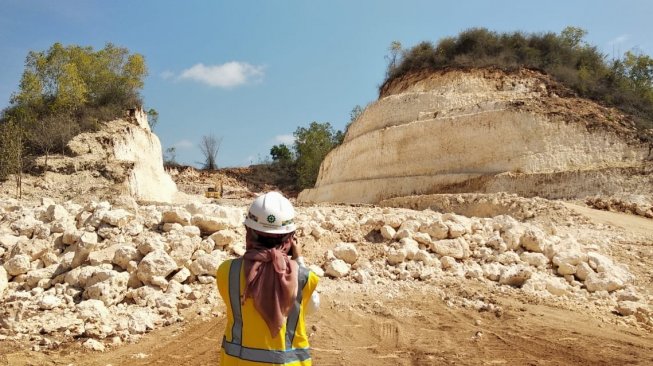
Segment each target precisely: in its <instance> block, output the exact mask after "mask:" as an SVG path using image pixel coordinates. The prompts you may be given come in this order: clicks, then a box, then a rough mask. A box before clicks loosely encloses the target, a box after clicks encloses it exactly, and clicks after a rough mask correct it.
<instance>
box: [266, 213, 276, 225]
mask: <svg viewBox="0 0 653 366" xmlns="http://www.w3.org/2000/svg"><path fill="white" fill-rule="evenodd" d="M275 220H276V218H275V217H274V215H269V216H268V222H269V223H270V224H271V223H273V222H274V221H275Z"/></svg>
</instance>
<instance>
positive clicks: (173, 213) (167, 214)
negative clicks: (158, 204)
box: [161, 207, 191, 226]
mask: <svg viewBox="0 0 653 366" xmlns="http://www.w3.org/2000/svg"><path fill="white" fill-rule="evenodd" d="M190 221H191V215H190V213H189V212H188V211H186V210H185V209H183V208H181V207H172V208H170V209H169V210H166V211H163V213H162V215H161V222H163V223H164V224H166V223H177V224H180V225H184V226H185V225H190Z"/></svg>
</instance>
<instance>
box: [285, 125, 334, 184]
mask: <svg viewBox="0 0 653 366" xmlns="http://www.w3.org/2000/svg"><path fill="white" fill-rule="evenodd" d="M294 136H295V145H294V149H295V155H296V157H297V160H296V163H297V180H298V182H297V183H298V185H299V187H300V188H310V187H313V186H314V185H315V181H316V180H317V176H318V173H319V170H320V164H321V163H322V160H324V157H325V156H326V155H327V153H329V151H331V150H332V149H333V148H334V147H335V146H337V145H338V144H339V140H341V139H342V132H341V131H334V129H333V127H332V126H331V124H330V123H329V122H324V123H318V122H311V124H310V126H309V127H308V128H304V127H298V128H297V130H295V132H294Z"/></svg>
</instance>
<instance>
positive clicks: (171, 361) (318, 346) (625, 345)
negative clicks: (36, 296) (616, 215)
mask: <svg viewBox="0 0 653 366" xmlns="http://www.w3.org/2000/svg"><path fill="white" fill-rule="evenodd" d="M324 282H325V283H324V284H323V285H325V287H327V291H326V292H325V293H323V303H322V307H321V309H320V311H319V312H318V313H317V314H315V315H312V316H310V317H309V319H308V323H309V324H312V326H313V327H314V328H313V330H314V331H313V333H314V334H313V335H312V336H311V343H312V346H313V351H312V354H313V358H314V364H316V365H442V364H454V365H570V364H573V365H623V364H632V365H635V364H640V365H645V364H651V363H653V348H652V347H651V344H653V336H652V335H651V334H650V333H646V332H644V331H639V330H636V329H635V328H632V327H624V326H617V325H613V324H608V323H603V322H602V321H601V320H597V319H596V318H595V317H591V316H590V315H587V314H584V313H583V312H572V311H569V310H563V309H558V308H554V307H549V306H544V305H534V304H523V303H521V302H520V301H519V300H516V299H514V298H511V297H502V298H495V299H494V301H496V303H497V304H498V305H500V306H501V307H502V308H503V309H504V311H503V312H502V313H501V314H500V316H497V315H495V314H494V313H489V312H480V313H479V312H477V311H475V310H468V309H464V308H455V307H449V306H447V304H446V303H445V302H443V301H442V300H441V299H440V298H439V297H438V296H435V295H432V294H430V291H429V290H430V288H429V286H422V287H421V288H412V289H408V288H406V289H404V290H403V291H401V292H399V294H398V295H395V296H388V295H384V294H383V293H382V292H383V289H380V288H368V289H365V288H364V287H363V286H362V285H353V284H352V285H350V286H354V287H357V288H358V290H357V291H355V292H352V293H350V294H349V295H346V292H344V291H342V289H341V288H339V287H336V285H337V284H336V283H335V282H332V281H330V280H324ZM471 286H472V287H473V285H471ZM465 287H466V289H467V290H466V291H470V290H471V291H474V290H479V291H483V289H481V288H477V289H474V288H471V289H470V285H469V284H465ZM220 314H224V313H223V312H221V313H220ZM225 321H226V320H225V317H224V315H219V316H217V317H212V318H210V319H200V318H199V317H196V318H195V319H194V320H192V321H190V322H189V323H188V324H185V325H175V326H172V327H168V328H165V329H161V330H158V331H155V332H153V333H151V334H149V335H148V336H146V337H145V338H143V339H142V340H141V341H140V342H138V343H135V344H129V345H126V346H123V347H119V348H114V349H110V350H108V351H107V352H105V353H91V352H88V351H84V350H82V349H81V348H80V346H79V345H71V346H67V347H66V348H63V349H61V350H57V351H46V352H33V351H26V350H19V349H17V345H15V344H11V343H7V342H5V343H2V344H0V354H2V356H0V363H2V364H4V365H69V364H72V365H102V366H105V365H113V366H118V365H216V364H218V352H219V341H220V340H221V338H222V332H223V328H224V326H225Z"/></svg>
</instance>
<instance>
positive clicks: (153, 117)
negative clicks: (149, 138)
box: [147, 108, 159, 130]
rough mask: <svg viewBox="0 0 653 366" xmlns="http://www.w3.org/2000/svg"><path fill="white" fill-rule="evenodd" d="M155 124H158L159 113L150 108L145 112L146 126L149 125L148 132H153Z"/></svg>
mask: <svg viewBox="0 0 653 366" xmlns="http://www.w3.org/2000/svg"><path fill="white" fill-rule="evenodd" d="M157 123H159V112H157V111H156V109H154V108H150V109H149V110H148V111H147V124H149V125H150V130H153V129H154V126H156V124H157Z"/></svg>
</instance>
